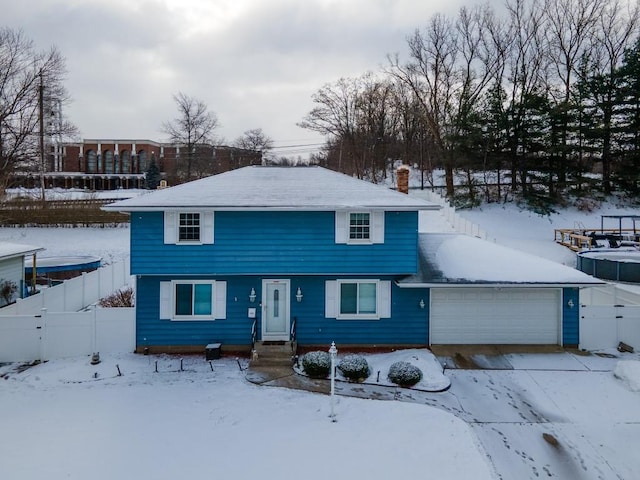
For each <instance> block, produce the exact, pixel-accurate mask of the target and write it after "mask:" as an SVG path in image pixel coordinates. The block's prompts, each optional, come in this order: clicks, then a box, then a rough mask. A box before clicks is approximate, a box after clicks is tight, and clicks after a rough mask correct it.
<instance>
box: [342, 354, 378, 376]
mask: <svg viewBox="0 0 640 480" xmlns="http://www.w3.org/2000/svg"><path fill="white" fill-rule="evenodd" d="M338 370H340V372H341V373H342V375H344V376H345V378H348V379H349V380H355V381H362V380H364V379H365V378H367V377H368V376H369V373H370V372H371V371H370V369H369V364H368V363H367V360H366V359H365V358H364V357H363V356H361V355H355V354H351V355H346V356H345V357H343V358H342V360H340V363H338Z"/></svg>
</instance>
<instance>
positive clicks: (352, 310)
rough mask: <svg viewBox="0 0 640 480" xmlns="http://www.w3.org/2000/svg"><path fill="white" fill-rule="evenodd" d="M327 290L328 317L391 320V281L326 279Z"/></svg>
mask: <svg viewBox="0 0 640 480" xmlns="http://www.w3.org/2000/svg"><path fill="white" fill-rule="evenodd" d="M325 288H326V292H325V316H326V317H327V318H337V319H340V320H378V319H380V318H390V317H391V282H390V281H388V280H377V279H353V280H351V279H339V280H327V281H326V282H325Z"/></svg>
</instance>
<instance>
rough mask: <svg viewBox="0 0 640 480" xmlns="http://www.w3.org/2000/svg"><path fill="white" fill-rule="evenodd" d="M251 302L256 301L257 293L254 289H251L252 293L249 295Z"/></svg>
mask: <svg viewBox="0 0 640 480" xmlns="http://www.w3.org/2000/svg"><path fill="white" fill-rule="evenodd" d="M249 301H250V302H251V303H253V302H255V301H256V291H255V290H254V288H253V287H251V292H250V293H249Z"/></svg>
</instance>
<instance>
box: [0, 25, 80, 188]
mask: <svg viewBox="0 0 640 480" xmlns="http://www.w3.org/2000/svg"><path fill="white" fill-rule="evenodd" d="M65 74H66V68H65V60H64V57H63V56H62V55H61V54H60V52H58V50H56V49H55V48H51V49H50V50H49V51H46V52H38V51H36V49H35V46H34V44H33V42H32V41H31V40H30V39H28V38H27V37H25V35H24V34H23V32H22V31H19V30H18V31H16V30H12V29H10V28H0V185H1V188H0V189H1V190H4V188H5V187H6V185H7V182H8V180H9V178H10V177H11V175H12V174H13V173H14V172H15V171H16V170H18V169H31V170H36V171H39V172H40V173H41V174H42V173H44V171H46V170H47V168H48V164H47V156H46V149H47V147H50V146H51V144H52V142H54V141H56V140H61V139H62V138H64V137H73V136H75V135H76V134H77V129H76V127H75V126H73V125H72V124H71V123H70V122H68V121H66V120H64V118H63V117H62V115H61V111H62V106H63V105H64V104H66V103H67V102H68V101H69V96H68V94H67V91H66V89H65V88H64V85H63V80H64V77H65ZM52 113H54V114H55V115H54V117H55V118H53V119H52V118H51V117H52V115H51V114H52ZM45 117H46V118H45ZM42 178H43V177H42ZM42 186H43V192H42V194H43V196H44V185H42Z"/></svg>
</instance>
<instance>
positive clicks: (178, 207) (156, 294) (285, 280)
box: [104, 166, 591, 351]
mask: <svg viewBox="0 0 640 480" xmlns="http://www.w3.org/2000/svg"><path fill="white" fill-rule="evenodd" d="M104 208H105V209H108V210H114V211H121V212H129V213H130V217H131V273H132V275H135V276H136V279H137V280H136V283H137V301H136V310H137V313H136V319H137V327H136V330H137V340H136V343H137V349H138V350H139V351H140V350H143V349H145V348H148V349H149V350H151V351H185V350H186V351H188V350H193V351H202V350H203V348H204V346H205V345H206V344H209V343H221V344H222V345H223V349H228V350H241V349H247V348H248V347H249V346H250V345H251V341H252V328H255V327H257V329H256V336H257V340H258V341H270V340H273V341H280V340H289V339H290V338H291V335H292V331H294V330H295V335H296V340H297V341H298V343H299V344H300V345H302V346H312V345H323V346H326V345H328V344H330V343H331V342H332V341H335V342H336V343H338V344H341V345H343V346H345V345H351V346H380V347H382V346H426V345H429V344H430V343H433V342H432V341H431V338H430V329H431V328H432V325H431V324H432V323H433V322H435V320H433V322H432V318H431V315H430V312H431V310H432V308H433V306H432V297H433V299H434V301H437V302H440V303H437V305H434V306H435V307H436V308H435V309H436V311H440V310H441V309H442V305H441V303H443V302H444V304H445V306H446V305H448V306H449V307H451V306H452V305H453V310H451V308H449V310H447V311H446V312H445V313H444V317H442V319H439V320H438V322H440V323H442V322H443V321H444V322H445V327H444V328H445V331H446V334H447V335H449V336H448V337H446V340H445V337H444V336H440V337H438V338H439V339H440V340H443V341H444V343H498V342H492V341H491V335H487V331H486V328H485V327H486V326H483V325H477V324H476V325H471V324H470V323H469V322H466V323H465V322H462V323H460V321H459V320H460V319H459V318H458V317H460V316H462V317H464V318H468V317H473V315H472V314H470V313H469V310H468V308H466V307H468V305H469V303H468V302H469V301H471V302H472V304H473V302H474V298H476V300H475V301H476V303H478V302H479V300H478V298H480V299H481V300H482V301H484V304H485V306H486V305H488V308H489V311H490V312H491V314H490V315H489V317H490V319H489V320H491V319H494V318H495V317H496V314H495V312H497V311H499V310H500V309H501V308H508V309H509V312H505V315H511V314H512V312H513V311H520V312H523V310H522V308H520V307H522V305H520V306H515V307H514V304H513V302H514V298H516V299H520V300H521V301H524V302H525V303H526V304H530V305H536V306H537V308H540V305H539V303H540V302H541V301H544V302H546V303H547V305H546V306H545V310H544V312H545V315H546V316H548V315H549V312H551V316H552V318H551V320H548V321H546V324H545V326H544V329H545V331H544V335H546V336H536V335H535V334H532V333H531V328H529V327H530V326H529V325H527V326H526V327H525V328H521V326H519V327H518V328H516V329H511V330H509V332H508V335H507V336H506V337H505V335H504V334H503V335H499V336H498V337H496V338H499V339H500V343H558V344H562V343H577V340H575V341H574V337H577V329H578V326H577V315H578V314H577V312H578V309H577V306H576V308H575V309H570V308H569V307H566V305H565V303H566V300H567V298H568V299H569V300H571V302H573V300H575V301H576V302H577V288H579V287H580V286H583V285H584V284H587V283H589V282H590V280H589V279H591V277H588V276H586V275H584V274H582V273H581V272H575V273H576V276H569V277H568V279H563V280H562V281H561V282H556V281H546V280H544V279H543V280H542V281H541V280H540V279H536V280H535V281H532V282H527V281H526V280H525V281H523V282H511V281H507V282H502V281H500V280H499V279H498V280H492V281H484V280H482V279H480V281H478V279H472V280H470V281H465V279H464V275H462V277H460V275H457V276H456V278H449V277H448V276H447V274H446V268H444V273H443V268H441V267H443V266H442V265H438V256H437V255H435V254H434V250H433V248H431V247H430V246H429V245H431V244H433V245H435V246H436V247H437V246H438V245H440V244H442V243H443V239H442V238H440V239H437V238H435V237H434V238H435V241H434V242H431V243H430V241H429V236H428V235H419V233H418V218H419V212H421V211H428V210H436V209H438V208H439V207H438V206H436V205H433V204H431V203H428V202H425V201H423V200H420V199H418V198H414V197H413V196H409V195H406V194H403V193H399V192H397V191H394V190H390V189H388V188H386V187H383V186H378V185H373V184H370V183H368V182H364V181H360V180H357V179H354V178H351V177H349V176H346V175H343V174H340V173H336V172H333V171H330V170H326V169H324V168H320V167H255V166H254V167H246V168H241V169H238V170H234V171H230V172H226V173H223V174H220V175H215V176H212V177H208V178H204V179H201V180H197V181H193V182H190V183H186V184H183V185H178V186H175V187H171V188H167V189H164V190H158V191H154V192H152V193H149V194H145V195H141V196H139V197H136V198H131V199H127V200H122V201H119V202H116V203H114V204H111V205H108V206H106V207H104ZM445 243H446V242H445ZM445 267H446V266H445ZM563 268H566V269H567V270H571V269H568V267H563ZM551 276H552V277H554V278H557V277H556V276H555V274H552V275H551ZM578 277H579V278H578ZM498 284H499V285H501V286H509V287H513V286H516V287H520V290H519V291H518V294H517V295H515V296H513V295H512V296H510V297H509V298H508V299H506V300H503V299H502V297H501V296H500V295H496V294H495V292H499V291H502V288H500V289H496V288H495V287H494V286H495V285H498ZM460 287H467V288H465V289H461V288H460ZM478 287H480V288H478ZM523 287H529V288H523ZM474 288H475V290H474ZM469 290H471V292H473V293H474V294H473V295H471V296H469ZM543 290H544V292H545V294H544V295H542V296H541V295H540V294H539V293H540V292H541V291H543ZM485 291H489V292H490V293H492V296H491V297H490V298H491V299H492V301H491V302H489V303H487V297H486V295H484V296H483V295H480V297H477V295H476V294H481V293H483V292H485ZM449 293H451V294H449ZM485 293H486V292H485ZM460 294H465V295H466V297H464V296H461V295H460ZM463 297H464V298H463ZM456 299H459V300H460V302H461V303H460V305H462V304H463V303H464V307H465V308H462V307H461V308H459V309H458V311H459V314H460V315H457V314H456V310H455V306H456V302H457V301H458V300H456ZM572 299H573V300H572ZM465 302H466V303H465ZM492 302H493V304H492ZM501 302H502V303H504V305H498V304H499V303H501ZM505 306H506V307H505ZM514 308H515V309H516V310H513V309H514ZM452 312H453V313H452ZM465 312H466V313H465ZM447 315H448V316H449V317H447ZM524 316H525V317H526V313H524ZM498 317H500V315H498ZM447 318H452V319H453V320H447ZM443 319H444V320H443ZM491 321H493V320H491ZM538 321H539V319H538V317H534V318H531V319H530V320H527V319H525V323H527V322H529V323H536V322H538ZM447 322H449V323H447ZM435 323H436V324H438V323H437V322H435ZM454 324H455V325H456V327H455V328H459V329H460V331H461V333H462V334H463V335H460V336H456V332H455V331H452V330H451V328H448V327H447V325H454ZM447 328H448V329H447ZM493 328H495V329H502V330H504V329H505V328H507V330H508V327H505V326H504V324H500V323H499V324H496V325H493ZM532 328H533V330H535V325H534V326H533V327H532ZM470 329H477V330H478V332H477V333H478V334H482V335H484V336H475V335H474V334H473V333H472V334H471V335H469V330H470ZM549 329H552V330H553V331H552V332H551V333H549ZM438 332H440V331H438ZM503 333H504V332H503ZM438 335H440V333H438ZM541 335H542V334H541ZM510 336H512V337H513V338H507V337H510ZM457 340H460V341H457ZM479 340H482V341H479Z"/></svg>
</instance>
